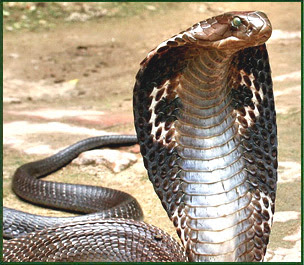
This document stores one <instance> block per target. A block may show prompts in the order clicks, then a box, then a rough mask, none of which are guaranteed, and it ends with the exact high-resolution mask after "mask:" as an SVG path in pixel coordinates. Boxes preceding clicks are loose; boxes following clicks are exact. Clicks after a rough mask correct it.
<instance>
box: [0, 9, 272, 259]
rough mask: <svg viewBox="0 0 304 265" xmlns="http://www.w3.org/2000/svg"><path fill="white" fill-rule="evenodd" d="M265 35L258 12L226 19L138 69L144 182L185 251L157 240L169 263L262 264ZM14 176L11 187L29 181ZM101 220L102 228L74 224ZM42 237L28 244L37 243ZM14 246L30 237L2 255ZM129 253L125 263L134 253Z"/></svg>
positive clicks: (267, 167) (136, 102)
mask: <svg viewBox="0 0 304 265" xmlns="http://www.w3.org/2000/svg"><path fill="white" fill-rule="evenodd" d="M270 35H271V25H270V22H269V20H268V18H267V16H266V15H265V14H264V13H262V12H259V11H256V12H230V13H225V14H223V15H220V16H216V17H213V18H210V19H207V20H205V21H202V22H199V23H197V24H195V25H193V26H192V27H191V28H189V29H187V30H186V31H183V32H181V33H179V34H178V35H175V36H173V37H172V38H170V39H168V40H166V41H164V42H162V43H161V44H160V45H159V46H157V47H156V48H155V49H153V50H152V51H151V52H150V53H149V54H148V56H147V57H146V58H145V59H144V60H143V62H142V63H141V68H140V70H139V72H138V74H137V76H136V83H135V87H134V97H133V110H134V121H135V128H136V132H137V139H138V142H139V144H140V150H141V154H142V156H143V159H144V165H145V167H146V169H147V171H148V174H149V178H150V180H151V182H152V183H153V186H154V189H155V191H156V193H157V195H158V197H159V198H160V200H161V202H162V205H163V206H164V208H165V210H166V211H167V213H168V216H169V218H170V219H171V220H172V222H173V224H174V226H175V227H176V230H177V233H178V235H179V237H180V239H181V241H182V244H183V246H184V252H182V251H181V250H180V249H179V248H178V247H176V243H175V242H174V240H173V239H172V238H170V237H165V236H161V237H160V238H161V240H159V241H160V242H161V243H164V244H166V242H167V243H168V244H169V245H170V246H174V247H173V249H172V247H171V248H170V251H172V252H171V255H169V256H171V257H174V259H175V260H178V261H183V260H185V256H186V257H187V260H188V261H262V260H263V258H264V255H265V252H266V247H267V244H268V241H269V235H270V229H271V225H272V221H273V214H274V203H275V194H276V193H275V192H276V181H277V131H276V114H275V106H274V98H273V91H272V79H271V71H270V66H269V59H268V54H267V49H266V46H265V44H264V43H265V41H266V40H267V39H268V38H269V37H270ZM34 163H37V162H34ZM51 163H52V162H51ZM40 164H41V163H39V162H38V163H37V164H36V165H40ZM45 165H46V166H47V167H48V163H45ZM28 168H30V169H31V168H32V166H28ZM30 171H31V170H30ZM38 171H40V170H38ZM52 171H53V170H52ZM48 172H49V170H48V169H47V170H46V172H45V174H47V173H48ZM33 173H35V170H34V172H33ZM40 173H41V172H39V176H41V174H40ZM20 175H21V176H20V177H18V178H19V179H21V180H19V182H21V183H23V181H24V179H28V177H24V174H23V173H21V174H20ZM15 176H16V174H15ZM18 178H17V179H18ZM16 182H18V181H16V180H14V183H16ZM52 185H56V184H52ZM16 189H17V188H16ZM24 191H25V193H28V189H24V190H23V192H24ZM26 196H29V197H30V195H26ZM30 199H31V198H30ZM56 207H57V206H56ZM138 216H140V215H138ZM100 222H102V223H106V221H87V222H85V223H81V225H82V226H85V227H93V226H94V225H97V224H98V225H99V224H100ZM109 222H110V223H111V222H112V223H115V222H116V221H115V219H114V220H113V219H110V220H109ZM119 222H120V223H119V224H120V226H121V225H125V224H124V222H127V223H128V222H129V223H128V225H127V226H128V227H133V226H132V225H131V224H130V222H131V223H132V222H133V224H137V225H138V227H141V229H142V231H145V233H147V232H146V231H151V229H152V230H153V229H156V228H151V227H147V225H145V224H144V223H142V222H138V221H123V220H119ZM72 226H73V225H72V224H65V225H61V226H59V228H54V229H53V230H52V231H53V232H52V233H51V234H52V235H53V236H54V238H55V239H56V238H57V239H58V237H60V235H62V234H64V233H65V232H63V230H64V231H68V232H67V234H68V235H70V237H69V236H63V237H64V238H68V239H70V238H71V237H72V236H73V235H74V232H73V231H74V230H73V229H72V228H71V227H72ZM143 227H144V228H143ZM56 229H57V230H56ZM69 229H71V230H69ZM92 229H93V228H92ZM117 229H118V228H117ZM129 229H130V231H133V230H132V229H133V228H129ZM48 231H49V230H43V231H42V232H39V233H40V234H39V236H37V234H36V233H31V234H30V237H31V238H33V237H35V236H36V238H39V239H40V238H41V240H45V237H46V236H45V233H49V232H48ZM153 231H156V230H153ZM153 233H154V235H155V232H153ZM153 233H152V234H153ZM157 233H159V232H157ZM101 234H102V233H101ZM123 234H124V235H126V233H123ZM92 237H93V238H95V237H94V236H92ZM99 237H102V235H99V236H97V238H99ZM110 237H111V236H110ZM114 237H115V236H113V238H114ZM88 238H89V239H91V235H90V236H88ZM20 239H21V242H22V241H25V242H27V241H26V240H31V239H27V236H23V237H21V238H19V239H14V240H13V241H11V240H10V241H11V243H7V244H6V245H5V246H4V249H5V251H4V255H5V256H4V257H6V256H9V255H11V256H12V257H16V256H18V255H19V256H20V255H22V254H14V255H13V254H11V253H12V249H13V248H15V249H16V244H17V242H18V240H19V241H20ZM55 239H54V240H55ZM113 240H114V239H113ZM134 240H135V241H136V242H138V241H137V239H134ZM153 240H157V236H156V237H154V238H153V236H152V241H153ZM10 241H8V242H10ZM92 241H94V240H93V239H92ZM139 241H143V240H142V239H141V240H139ZM113 242H114V241H113ZM115 242H117V241H115ZM123 242H128V240H125V241H123ZM145 242H146V241H145ZM44 244H46V243H45V242H44V243H43V245H44ZM93 245H94V243H93ZM117 245H120V244H114V247H113V248H114V249H116V250H117V249H119V246H117ZM121 245H122V246H120V247H124V244H121ZM154 245H155V242H154V243H151V244H150V246H152V247H151V248H150V249H149V251H151V252H149V253H150V254H149V255H148V256H150V258H151V257H152V256H153V257H154V259H153V260H168V259H166V258H163V257H164V256H163V254H162V253H161V254H160V256H157V255H158V254H159V253H160V252H159V251H156V254H155V252H153V250H154V249H155V247H154ZM40 246H41V245H40ZM84 246H86V247H87V246H88V243H84ZM94 246H95V245H94ZM34 249H35V248H34ZM63 249H64V251H65V252H64V254H62V259H55V260H56V261H63V260H64V261H66V260H70V261H73V260H79V259H73V256H71V259H68V258H69V255H70V253H71V251H69V250H66V249H67V246H66V247H64V248H63ZM95 249H96V248H95ZM136 249H137V250H135V253H134V257H135V256H136V255H137V254H138V252H139V251H140V250H138V249H139V248H138V247H137V248H136ZM168 249H169V248H168ZM57 251H58V250H57ZM170 251H169V253H170ZM72 252H73V251H72ZM75 252H77V251H75ZM78 252H79V251H78ZM78 252H77V253H78ZM135 254H136V255H135ZM58 255H59V254H58ZM132 255H133V254H132ZM42 256H43V255H42ZM59 256H60V255H59ZM127 256H128V255H127ZM156 256H157V257H156ZM8 260H14V259H13V258H12V259H10V258H8ZM29 260H30V259H29ZM84 260H87V259H86V258H85V259H84ZM88 260H91V259H88ZM93 260H95V259H93ZM105 260H111V259H110V258H106V259H105ZM149 260H151V259H149ZM51 261H52V259H51ZM81 261H83V257H82V258H81ZM128 261H130V260H129V259H128ZM132 261H143V260H141V259H136V258H134V259H133V260H132Z"/></svg>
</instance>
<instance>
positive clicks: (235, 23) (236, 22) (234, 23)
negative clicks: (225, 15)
mask: <svg viewBox="0 0 304 265" xmlns="http://www.w3.org/2000/svg"><path fill="white" fill-rule="evenodd" d="M241 24H242V20H241V19H240V18H239V17H234V18H233V19H232V26H233V27H238V26H239V25H241Z"/></svg>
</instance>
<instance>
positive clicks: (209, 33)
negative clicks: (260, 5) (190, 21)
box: [192, 11, 272, 51]
mask: <svg viewBox="0 0 304 265" xmlns="http://www.w3.org/2000/svg"><path fill="white" fill-rule="evenodd" d="M271 32H272V27H271V24H270V21H269V19H268V18H267V16H266V14H264V13H263V12H261V11H249V12H229V13H224V14H222V15H220V16H216V17H213V18H211V19H207V20H205V21H202V22H200V23H199V27H198V26H197V27H195V28H193V29H192V34H193V38H195V39H197V40H198V44H199V45H201V46H210V47H211V48H212V47H213V48H217V49H222V50H231V51H237V50H240V49H244V48H248V47H252V46H258V45H261V44H263V43H265V42H266V41H267V40H268V39H269V37H270V36H271Z"/></svg>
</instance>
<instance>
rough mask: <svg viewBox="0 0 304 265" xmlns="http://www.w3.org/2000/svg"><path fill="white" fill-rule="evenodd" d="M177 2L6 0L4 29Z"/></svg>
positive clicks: (140, 12) (148, 10) (143, 11)
mask: <svg viewBox="0 0 304 265" xmlns="http://www.w3.org/2000/svg"><path fill="white" fill-rule="evenodd" d="M180 6H181V5H180V4H178V3H170V2H168V3H166V2H164V3H157V2H156V3H155V2H153V3H149V2H138V3H132V2H97V3H88V2H35V3H33V2H5V3H3V30H4V32H7V31H20V30H27V31H37V30H46V29H50V28H53V27H55V26H56V25H58V24H62V23H73V22H85V21H87V20H93V19H108V18H112V17H115V18H119V17H120V18H123V17H128V16H145V15H147V14H149V15H151V14H153V13H156V12H157V13H165V12H166V10H168V9H174V8H177V7H180Z"/></svg>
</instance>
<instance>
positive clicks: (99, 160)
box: [72, 149, 137, 173]
mask: <svg viewBox="0 0 304 265" xmlns="http://www.w3.org/2000/svg"><path fill="white" fill-rule="evenodd" d="M136 161H137V156H136V155H135V154H131V153H128V152H124V151H119V150H113V149H102V150H91V151H87V152H84V153H82V154H80V155H79V156H78V157H77V158H76V159H74V160H73V161H72V164H74V165H90V164H96V165H105V166H106V167H107V168H109V169H110V170H112V171H113V172H114V173H119V172H121V171H122V170H124V169H126V168H128V167H130V166H131V165H133V164H134V163H135V162H136Z"/></svg>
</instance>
